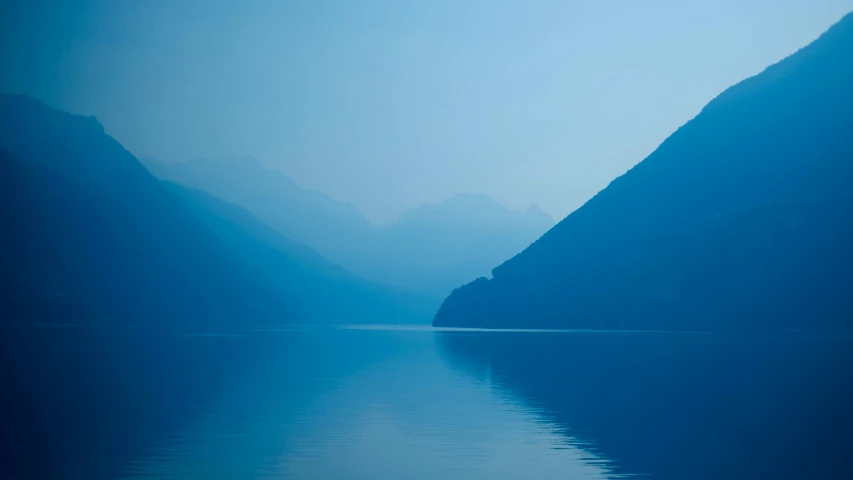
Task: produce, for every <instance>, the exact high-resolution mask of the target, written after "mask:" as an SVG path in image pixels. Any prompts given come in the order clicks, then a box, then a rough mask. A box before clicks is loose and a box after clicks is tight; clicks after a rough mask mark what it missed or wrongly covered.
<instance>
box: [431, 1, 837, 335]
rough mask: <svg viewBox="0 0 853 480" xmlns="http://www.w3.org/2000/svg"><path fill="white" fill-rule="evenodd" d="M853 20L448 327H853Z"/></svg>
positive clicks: (474, 289) (703, 123)
mask: <svg viewBox="0 0 853 480" xmlns="http://www.w3.org/2000/svg"><path fill="white" fill-rule="evenodd" d="M851 52H853V14H849V15H847V16H846V17H845V18H844V19H842V20H841V21H840V22H839V23H838V24H836V25H834V26H833V27H832V28H830V29H829V30H828V31H827V32H826V33H825V34H823V35H822V36H821V37H820V38H819V39H818V40H816V41H815V42H813V43H812V44H810V45H809V46H807V47H805V48H803V49H801V50H800V51H798V52H796V53H795V54H793V55H791V56H790V57H788V58H786V59H784V60H782V61H781V62H779V63H777V64H775V65H773V66H771V67H769V68H767V69H766V70H765V71H763V72H762V73H760V74H759V75H756V76H754V77H752V78H748V79H746V80H744V81H742V82H741V83H739V84H737V85H735V86H733V87H731V88H729V89H727V90H726V91H724V92H723V93H722V94H721V95H719V96H718V97H717V98H715V99H714V100H713V101H711V102H710V103H709V104H708V105H707V106H706V107H705V108H704V109H703V110H702V111H701V112H700V113H699V115H697V116H696V117H695V118H694V119H692V120H691V121H689V122H688V123H687V124H685V125H684V126H682V127H681V128H679V129H678V130H677V131H676V132H675V133H673V134H672V135H671V136H670V137H669V138H668V139H667V140H666V141H664V142H663V143H662V144H661V145H660V146H659V147H658V148H657V149H656V150H655V151H654V152H653V153H652V154H651V155H649V156H648V157H647V158H646V159H645V160H643V161H642V162H640V163H639V164H637V165H636V166H635V167H634V168H632V169H631V170H630V171H628V172H627V173H626V174H624V175H623V176H621V177H619V178H617V179H615V180H614V181H613V182H612V183H611V184H610V185H608V186H607V188H605V189H604V190H603V191H601V192H600V193H598V194H597V195H596V196H595V197H594V198H592V199H591V200H589V201H588V202H587V203H586V204H585V205H583V206H582V207H581V208H579V209H578V210H576V211H575V212H573V213H572V214H571V215H569V216H568V217H567V218H565V219H564V220H563V221H561V222H560V223H559V224H557V225H556V226H555V227H554V228H552V229H551V230H550V231H548V232H547V233H546V234H545V235H543V236H542V238H540V239H539V240H537V241H536V242H535V243H533V244H532V245H531V246H530V247H528V248H527V249H525V250H524V251H523V252H521V253H520V254H519V255H516V256H514V257H512V258H511V259H509V260H507V261H506V262H504V263H503V264H501V265H500V266H498V267H497V268H495V269H494V271H493V276H492V278H491V279H486V278H479V279H477V280H475V281H473V282H471V283H469V284H466V285H464V286H462V287H460V288H458V289H456V290H454V291H453V293H452V294H451V295H450V296H449V297H448V298H447V299H446V300H445V301H444V303H443V305H442V307H441V308H440V310H439V312H438V313H437V315H436V317H435V319H434V324H435V325H441V326H476V327H498V328H504V327H547V328H594V329H602V328H603V329H666V330H703V331H706V330H763V329H767V328H771V329H799V328H847V327H850V326H851V324H850V320H851V319H853V248H851V246H853V222H851V219H853V191H851V185H853V55H851Z"/></svg>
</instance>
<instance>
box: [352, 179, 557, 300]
mask: <svg viewBox="0 0 853 480" xmlns="http://www.w3.org/2000/svg"><path fill="white" fill-rule="evenodd" d="M553 224H554V221H553V219H551V217H549V216H548V215H547V214H546V213H545V212H543V211H542V210H541V209H539V207H537V206H532V207H530V208H529V209H528V210H527V211H526V212H516V211H513V210H510V209H508V208H506V207H504V206H503V205H501V204H499V203H497V202H495V201H494V200H492V199H491V198H489V197H488V196H486V195H474V194H461V195H456V196H453V197H451V198H449V199H447V200H445V201H443V202H441V203H439V204H436V205H423V206H420V207H416V208H414V209H411V210H409V211H408V212H406V213H405V214H403V215H402V216H401V217H400V218H399V219H398V220H397V221H395V222H393V223H391V224H389V225H386V226H384V227H382V228H380V229H379V235H378V236H379V239H378V246H379V249H378V250H379V251H378V253H377V254H375V255H372V256H369V257H367V260H368V261H366V262H364V263H363V264H362V265H360V266H359V267H360V269H361V270H363V271H365V272H366V274H367V275H371V276H374V277H377V278H384V279H385V280H386V281H387V282H390V283H393V284H397V285H402V286H405V287H407V288H410V289H413V290H418V291H426V292H430V293H433V294H436V295H446V294H447V293H448V292H449V291H450V289H451V288H453V286H454V285H458V284H459V283H460V282H463V281H465V280H466V279H470V278H473V277H476V276H479V275H486V274H488V272H489V271H490V270H491V269H492V268H493V267H494V266H496V265H498V264H499V263H500V262H501V260H502V259H505V258H507V257H509V256H511V255H514V254H516V253H518V252H520V251H522V250H523V249H524V248H525V247H527V246H528V245H530V244H531V243H532V242H533V241H535V240H536V239H537V238H539V236H540V235H541V234H542V233H543V232H545V231H547V230H548V228H550V227H551V226H552V225H553Z"/></svg>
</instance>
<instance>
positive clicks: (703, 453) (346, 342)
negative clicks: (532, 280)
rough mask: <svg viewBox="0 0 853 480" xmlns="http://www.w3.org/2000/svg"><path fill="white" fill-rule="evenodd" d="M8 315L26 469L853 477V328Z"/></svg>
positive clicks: (77, 474)
mask: <svg viewBox="0 0 853 480" xmlns="http://www.w3.org/2000/svg"><path fill="white" fill-rule="evenodd" d="M5 333H6V334H5V335H4V340H3V342H4V343H3V344H2V345H3V349H2V353H3V358H2V359H0V360H3V365H4V366H3V367H2V370H0V372H2V374H3V377H2V378H0V380H2V382H3V383H2V384H3V386H4V393H3V396H2V397H0V401H2V404H0V405H2V407H3V416H2V417H0V418H2V420H3V422H4V424H5V425H7V427H8V428H5V429H4V431H5V432H6V433H5V434H2V435H3V436H2V437H0V439H2V441H3V445H2V447H3V451H4V452H6V453H5V454H4V457H3V458H4V462H5V464H6V465H7V467H6V471H7V472H9V473H8V474H7V477H6V478H86V479H90V478H139V479H146V478H169V479H171V478H187V479H196V478H197V479H220V478H221V479H238V478H292V479H332V480H335V479H340V480H349V479H352V480H368V479H414V480H417V479H479V478H483V479H604V478H635V477H641V478H667V479H669V478H672V479H677V478H698V479H702V478H709V479H710V478H720V479H722V478H736V479H737V478H783V479H784V478H853V477H851V476H850V474H851V473H853V469H851V463H853V461H851V460H850V459H849V458H850V457H851V454H853V450H851V445H853V435H852V434H851V433H850V432H853V421H851V418H853V415H851V413H850V412H849V410H850V408H849V406H848V405H850V403H849V401H850V400H851V396H850V388H849V387H848V383H849V379H850V378H851V377H850V373H851V371H853V369H851V366H853V363H851V361H850V359H851V354H850V349H849V348H848V346H849V345H853V342H850V341H849V339H848V338H847V337H846V336H839V335H808V336H806V335H802V334H788V335H781V336H772V337H723V336H714V335H705V334H690V333H680V334H663V333H641V332H618V333H604V332H484V331H436V330H432V329H428V328H380V327H364V328H323V329H316V328H315V329H309V328H306V329H296V328H294V329H283V330H265V331H256V332H252V333H250V334H248V335H239V336H226V335H170V336H162V335H156V334H151V333H146V332H141V331H135V330H111V331H107V330H95V329H86V328H56V327H53V328H20V329H7V331H5ZM48 352H50V353H48ZM10 425H11V427H9V426H10ZM0 478H2V477H0Z"/></svg>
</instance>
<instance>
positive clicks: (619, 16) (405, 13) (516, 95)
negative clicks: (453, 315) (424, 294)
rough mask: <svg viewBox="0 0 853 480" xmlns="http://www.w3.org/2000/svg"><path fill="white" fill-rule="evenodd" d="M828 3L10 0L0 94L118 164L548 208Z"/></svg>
mask: <svg viewBox="0 0 853 480" xmlns="http://www.w3.org/2000/svg"><path fill="white" fill-rule="evenodd" d="M851 8H853V1H850V0H779V1H777V2H773V3H772V4H770V5H768V2H766V1H764V0H721V1H717V2H702V4H701V5H697V2H680V1H673V0H654V1H648V2H635V1H610V2H596V1H556V0H555V1H542V2H535V4H534V2H514V3H510V2H496V1H492V0H488V1H487V0H474V1H469V2H458V1H451V0H439V1H432V2H417V1H369V2H368V1H360V2H354V1H338V2H326V1H317V0H312V1H305V2H297V1H292V2H275V1H244V2H227V1H223V0H211V1H206V2H177V1H146V2H143V1H113V0H110V1H107V0H103V1H99V0H89V1H73V2H72V1H62V0H60V1H12V2H4V4H3V6H2V16H1V17H2V18H1V19H0V22H2V23H0V49H2V65H4V71H3V74H2V76H1V77H0V91H4V92H9V93H26V94H29V95H33V96H35V97H38V98H41V99H43V100H44V101H46V102H47V103H49V104H51V105H54V106H56V107H58V108H61V109H65V110H69V111H75V112H80V113H87V114H92V115H95V116H96V117H97V118H98V119H99V120H100V121H101V122H102V123H103V124H104V126H105V128H106V129H107V132H108V133H110V134H111V135H113V136H115V137H116V139H118V140H119V141H120V142H121V143H122V144H123V145H125V146H126V147H127V148H128V149H129V150H131V151H132V152H133V153H134V154H136V155H137V156H139V157H147V158H155V159H158V160H162V161H166V162H174V161H181V160H187V159H190V158H196V157H211V158H226V157H243V156H247V155H251V156H255V157H257V158H258V159H259V160H260V161H261V162H262V163H263V164H265V165H266V166H267V167H272V168H277V169H280V170H281V171H283V172H284V173H286V174H287V175H289V176H291V177H292V178H294V179H295V180H296V181H297V182H298V183H299V184H301V185H303V186H306V187H309V188H314V189H317V190H321V191H323V192H326V193H329V194H331V195H332V196H334V197H336V198H338V199H341V200H346V201H350V202H352V203H354V204H355V205H356V206H357V207H358V208H359V209H361V210H362V211H363V212H364V213H365V215H367V216H368V218H370V219H371V220H372V221H374V222H379V223H382V222H387V221H390V220H391V219H393V218H396V217H397V216H399V215H400V214H401V213H402V212H403V211H405V210H406V209H408V208H411V207H413V206H416V205H419V204H422V203H425V202H436V201H439V200H442V199H445V198H447V197H449V196H451V195H454V194H456V193H460V192H481V193H485V194H487V195H490V196H491V197H493V198H495V199H496V200H497V201H499V202H501V203H503V204H505V205H507V206H509V207H511V208H515V209H523V208H525V207H527V206H528V205H529V204H531V203H536V204H538V205H540V206H541V207H542V208H543V209H544V210H545V211H547V212H548V213H550V214H551V215H553V216H554V217H557V218H561V217H563V216H565V215H566V214H568V213H569V212H571V211H572V210H573V209H575V208H577V207H578V206H579V205H580V204H582V203H583V202H584V201H585V200H586V199H588V198H589V197H590V196H592V195H593V194H594V193H595V192H597V191H598V190H600V189H601V188H603V187H604V186H605V185H606V184H607V183H608V182H609V181H610V180H612V179H613V178H614V177H616V176H617V175H619V174H621V173H623V172H624V171H625V170H627V169H628V168H630V167H631V166H632V165H634V164H635V163H636V162H638V161H640V160H641V159H643V158H644V157H645V156H646V155H647V154H648V153H650V152H651V151H652V150H653V149H654V148H655V147H656V146H657V145H658V144H659V143H660V142H661V141H662V140H663V139H664V138H665V137H666V136H667V135H669V134H670V133H671V132H672V131H674V130H675V129H676V128H677V127H678V126H679V125H681V124H682V123H684V122H685V121H686V120H688V119H689V118H691V117H692V116H694V115H695V114H696V113H698V111H699V110H700V108H701V107H702V106H703V105H704V104H705V103H707V102H708V101H709V100H710V99H711V98H713V97H714V96H715V95H716V94H718V93H719V92H720V91H722V90H723V89H724V88H726V87H727V86H729V85H731V84H733V83H736V82H737V81H739V80H740V79H742V78H744V77H747V76H749V75H753V74H756V73H758V72H759V71H760V70H761V69H762V68H764V67H765V66H767V65H769V64H771V63H773V62H775V61H777V60H779V59H781V58H783V57H785V56H786V55H788V54H790V53H793V52H794V51H796V49H797V48H799V47H800V46H802V45H805V44H807V43H809V42H810V41H812V40H813V39H815V38H816V37H817V36H818V35H819V34H820V33H822V32H823V31H824V30H825V29H826V28H827V26H828V25H831V24H832V23H833V22H835V21H836V20H837V19H838V18H840V17H841V16H842V15H843V14H844V13H846V12H847V11H849V10H850V9H851Z"/></svg>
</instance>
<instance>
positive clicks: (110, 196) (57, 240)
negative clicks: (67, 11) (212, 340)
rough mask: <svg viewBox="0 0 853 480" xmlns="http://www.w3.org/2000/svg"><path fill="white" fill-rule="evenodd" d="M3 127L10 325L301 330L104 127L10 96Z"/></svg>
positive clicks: (1, 104) (4, 103) (0, 105)
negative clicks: (255, 325) (261, 325)
mask: <svg viewBox="0 0 853 480" xmlns="http://www.w3.org/2000/svg"><path fill="white" fill-rule="evenodd" d="M0 123H2V126H3V128H2V129H0V147H2V148H4V149H6V150H4V151H3V153H2V158H0V169H2V170H3V174H2V176H1V177H2V180H0V182H2V184H3V185H2V192H3V193H2V195H3V197H4V198H3V200H2V207H3V208H2V223H3V231H4V232H7V234H6V235H3V239H2V246H0V251H2V256H3V261H2V263H3V266H4V268H3V275H2V282H3V289H2V292H3V293H2V295H3V298H2V307H0V308H2V311H3V315H2V317H3V318H4V319H5V320H6V321H33V320H36V321H48V320H50V321H53V320H58V321H65V322H68V321H70V322H87V323H90V322H109V323H121V324H127V323H136V322H143V321H144V322H145V323H146V324H148V325H170V326H184V325H194V326H198V325H205V326H215V325H225V324H235V323H240V322H243V321H247V322H248V321H254V322H281V321H286V320H292V319H293V318H292V314H291V313H290V312H289V310H288V309H287V307H286V306H285V305H284V304H283V302H281V301H280V300H279V299H278V298H277V297H276V296H274V295H272V294H271V293H270V292H269V291H268V289H267V288H265V287H264V285H263V284H261V283H260V282H256V281H254V280H253V279H252V278H251V276H250V275H249V272H248V270H247V269H246V268H245V267H244V266H243V265H242V264H241V263H240V262H239V261H238V259H237V258H236V257H235V256H233V255H231V254H230V253H229V251H228V250H227V249H226V248H225V246H224V245H223V244H222V243H221V242H220V241H219V240H218V239H217V238H216V237H215V236H214V235H213V234H212V233H210V232H209V231H208V230H207V229H206V228H205V227H204V226H203V225H202V224H201V223H200V222H198V220H196V218H195V217H194V215H193V214H192V212H190V210H189V209H188V208H186V206H185V205H184V204H183V203H182V202H181V201H180V200H179V199H178V198H177V197H176V196H175V195H173V194H172V193H171V192H169V191H168V190H166V189H165V188H163V187H162V186H161V183H160V182H159V181H158V180H157V179H155V178H154V177H152V176H151V175H150V174H148V172H147V171H146V170H145V169H144V168H143V167H142V165H140V164H139V163H138V162H136V160H135V159H134V157H133V156H132V155H131V154H130V153H128V152H127V151H126V150H124V149H123V148H122V147H121V145H119V144H118V143H117V142H116V141H115V140H113V139H112V138H110V137H108V136H107V135H105V134H104V133H103V129H102V128H101V126H100V125H99V124H98V123H97V121H95V120H94V119H92V118H85V117H80V116H72V115H69V114H66V113H63V112H59V111H56V110H52V109H50V108H48V107H46V106H45V105H44V104H42V103H40V102H38V101H36V100H33V99H31V98H28V97H23V96H12V95H2V96H0ZM22 159H25V160H22Z"/></svg>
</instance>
